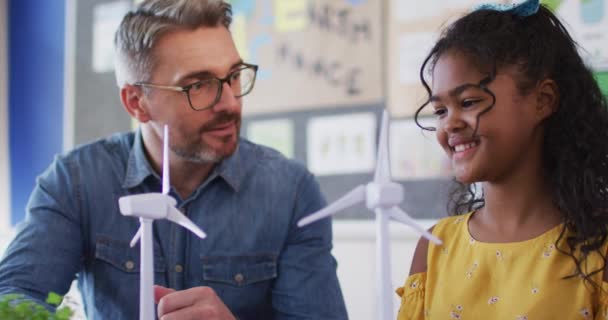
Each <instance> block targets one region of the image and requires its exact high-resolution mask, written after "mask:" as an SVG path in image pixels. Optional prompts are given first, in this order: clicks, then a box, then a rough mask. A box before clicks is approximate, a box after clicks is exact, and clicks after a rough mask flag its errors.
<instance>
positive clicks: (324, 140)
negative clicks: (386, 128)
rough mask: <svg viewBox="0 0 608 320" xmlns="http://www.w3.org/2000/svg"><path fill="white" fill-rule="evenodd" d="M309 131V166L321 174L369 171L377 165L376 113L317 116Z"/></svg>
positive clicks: (312, 170)
mask: <svg viewBox="0 0 608 320" xmlns="http://www.w3.org/2000/svg"><path fill="white" fill-rule="evenodd" d="M306 132H307V133H308V137H307V141H308V145H307V158H308V159H307V161H306V163H307V164H308V169H310V171H311V172H312V173H314V174H316V175H318V176H327V175H341V174H357V173H369V172H372V171H373V170H374V166H375V164H376V115H375V114H373V113H357V114H352V113H351V114H345V115H337V116H325V117H315V118H312V119H311V120H310V122H309V123H308V126H307V129H306Z"/></svg>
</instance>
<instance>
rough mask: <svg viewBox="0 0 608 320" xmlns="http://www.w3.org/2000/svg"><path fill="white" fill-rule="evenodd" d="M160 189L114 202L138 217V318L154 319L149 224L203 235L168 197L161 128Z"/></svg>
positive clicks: (166, 148)
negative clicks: (162, 223) (170, 225)
mask: <svg viewBox="0 0 608 320" xmlns="http://www.w3.org/2000/svg"><path fill="white" fill-rule="evenodd" d="M162 175H163V186H162V193H143V194H135V195H130V196H124V197H121V198H120V199H118V205H119V207H120V213H122V215H124V216H134V217H139V222H140V224H141V225H140V227H139V230H137V233H136V234H135V236H134V237H133V240H131V247H133V246H135V244H136V243H137V240H139V238H140V237H141V246H140V252H141V253H140V280H139V281H140V283H139V319H140V320H151V319H155V313H154V291H153V288H152V285H153V284H154V255H153V253H154V252H153V243H152V222H153V221H154V220H158V219H168V220H170V221H172V222H175V223H177V224H179V225H181V226H182V227H184V228H186V229H188V230H190V231H192V232H193V233H194V234H196V235H197V236H199V237H200V238H201V239H203V238H205V237H206V235H205V233H204V232H203V231H202V230H201V229H200V228H199V227H198V226H196V225H195V224H194V223H193V222H192V221H190V219H188V218H187V217H186V216H184V215H183V214H182V213H181V212H180V211H179V210H178V209H177V208H176V207H175V205H176V204H177V202H176V201H175V199H174V198H173V197H171V196H170V195H169V190H170V189H171V185H170V180H169V129H168V128H167V126H166V125H165V128H164V137H163V172H162Z"/></svg>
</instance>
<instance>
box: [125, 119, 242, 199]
mask: <svg viewBox="0 0 608 320" xmlns="http://www.w3.org/2000/svg"><path fill="white" fill-rule="evenodd" d="M242 142H243V141H239V146H238V147H237V149H236V151H235V152H234V153H233V154H232V155H231V156H230V157H228V158H226V159H224V160H223V161H222V162H220V164H218V165H217V166H216V167H215V169H214V170H213V172H212V173H211V175H209V178H208V179H207V180H208V181H210V180H212V179H214V178H215V177H221V178H222V179H224V181H226V183H227V184H228V185H230V187H232V188H233V189H234V191H238V190H239V187H240V186H241V182H242V179H243V177H244V174H243V172H244V170H243V168H242V163H244V162H243V161H242V158H243V148H242V147H241V145H242ZM148 176H155V177H156V178H157V179H159V180H160V177H159V176H158V174H157V173H156V172H155V171H154V170H153V169H152V166H151V165H150V162H148V159H147V157H146V153H145V150H144V143H143V140H142V136H141V130H139V129H138V130H137V131H136V133H135V140H134V141H133V147H132V148H131V151H130V152H129V159H128V162H127V171H126V174H125V179H124V181H123V183H122V186H123V188H127V189H129V188H133V187H135V186H137V185H139V184H141V183H142V182H143V181H144V180H145V179H146V178H147V177H148Z"/></svg>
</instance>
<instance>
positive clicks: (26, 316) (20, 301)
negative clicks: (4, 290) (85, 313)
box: [0, 292, 74, 320]
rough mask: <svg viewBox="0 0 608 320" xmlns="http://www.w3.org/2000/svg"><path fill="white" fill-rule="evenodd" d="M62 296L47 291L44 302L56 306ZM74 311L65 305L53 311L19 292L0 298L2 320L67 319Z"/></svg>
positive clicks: (0, 317)
mask: <svg viewBox="0 0 608 320" xmlns="http://www.w3.org/2000/svg"><path fill="white" fill-rule="evenodd" d="M62 300H63V297H62V296H60V295H58V294H55V293H52V292H51V293H49V296H48V297H47V298H46V303H48V304H49V305H52V306H55V307H58V306H59V305H60V304H61V301H62ZM73 313H74V312H73V311H72V309H70V308H69V307H67V306H62V307H60V308H57V310H56V311H55V312H54V313H53V312H50V311H49V310H47V309H46V308H45V307H43V306H41V305H39V304H37V303H35V302H33V301H30V300H27V299H25V298H24V296H23V295H20V294H8V295H5V296H2V297H1V298H0V319H2V320H69V319H70V317H71V316H72V314H73Z"/></svg>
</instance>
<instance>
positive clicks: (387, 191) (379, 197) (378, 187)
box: [365, 182, 403, 210]
mask: <svg viewBox="0 0 608 320" xmlns="http://www.w3.org/2000/svg"><path fill="white" fill-rule="evenodd" d="M365 191H366V192H365V205H366V206H367V208H368V209H370V210H374V209H378V208H381V209H390V208H392V207H394V206H397V205H399V204H401V202H402V201H403V186H402V185H400V184H398V183H394V182H388V183H376V182H370V183H368V184H367V185H366V186H365Z"/></svg>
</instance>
